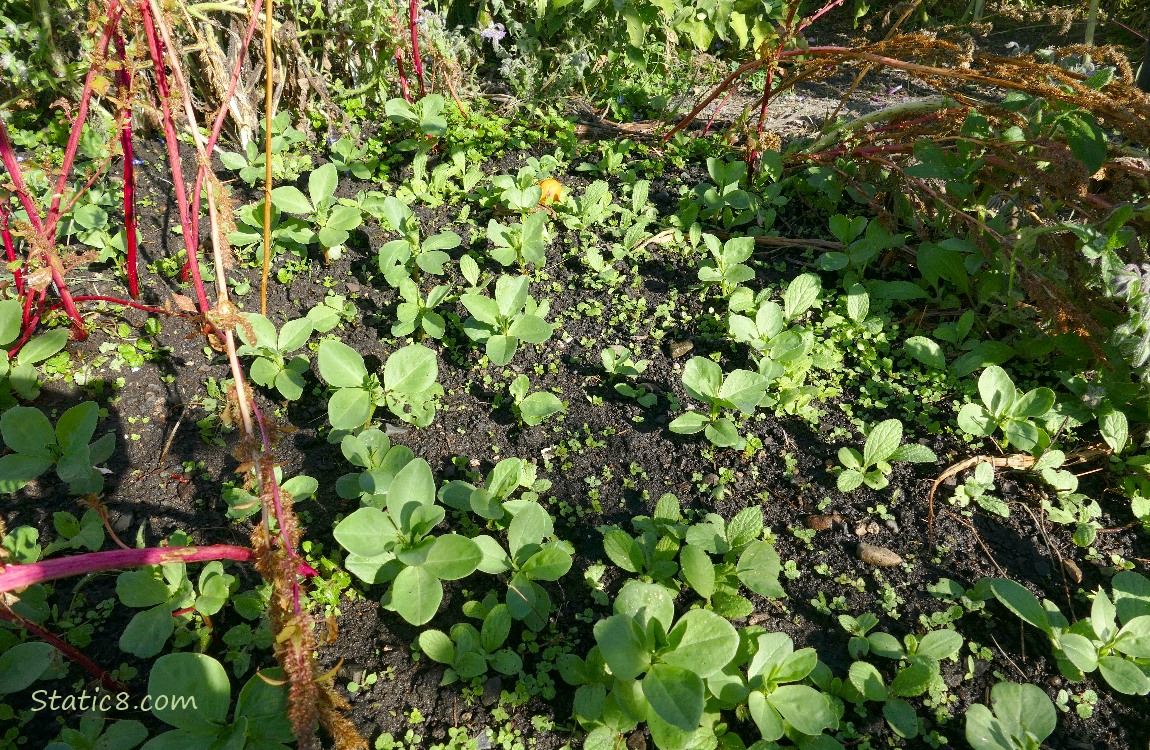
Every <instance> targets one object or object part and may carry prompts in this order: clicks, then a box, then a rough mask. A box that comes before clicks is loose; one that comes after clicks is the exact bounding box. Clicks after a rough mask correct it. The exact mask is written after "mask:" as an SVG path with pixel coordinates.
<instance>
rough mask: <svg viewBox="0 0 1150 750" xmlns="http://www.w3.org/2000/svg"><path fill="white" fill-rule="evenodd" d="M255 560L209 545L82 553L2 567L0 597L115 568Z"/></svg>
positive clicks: (236, 549)
mask: <svg viewBox="0 0 1150 750" xmlns="http://www.w3.org/2000/svg"><path fill="white" fill-rule="evenodd" d="M254 556H255V552H254V551H253V550H252V549H251V548H250V547H240V546H237V545H234V544H213V545H209V546H207V547H145V548H144V549H132V550H122V549H116V550H109V551H106V552H85V553H83V554H80V555H70V556H68V557H59V558H55V559H53V560H41V561H40V562H34V563H24V564H21V565H6V566H4V567H3V568H0V593H4V592H7V591H18V590H20V589H24V588H27V587H28V586H34V585H35V584H37V583H45V582H46V581H55V580H59V579H61V578H70V577H72V576H78V575H84V574H86V573H98V572H101V571H105V570H115V569H116V568H138V567H141V566H144V565H162V564H164V563H173V562H182V563H193V562H208V561H209V560H236V561H238V562H247V561H249V560H251V559H252V558H253V557H254Z"/></svg>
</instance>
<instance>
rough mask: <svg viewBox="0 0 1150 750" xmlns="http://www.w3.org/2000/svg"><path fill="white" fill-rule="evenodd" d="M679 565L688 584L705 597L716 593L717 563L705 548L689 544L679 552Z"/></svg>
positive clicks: (707, 597)
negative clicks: (712, 560) (715, 563)
mask: <svg viewBox="0 0 1150 750" xmlns="http://www.w3.org/2000/svg"><path fill="white" fill-rule="evenodd" d="M679 565H680V567H681V568H682V571H683V577H684V578H685V579H686V581H687V584H688V585H690V587H691V588H693V589H694V590H695V593H697V594H698V595H699V596H701V597H703V598H704V599H710V598H711V597H712V596H714V594H715V565H714V563H713V562H711V556H710V555H708V554H707V553H706V552H705V551H704V550H702V549H701V548H699V547H696V546H694V545H691V544H688V545H686V546H685V547H683V549H682V550H681V551H680V552H679Z"/></svg>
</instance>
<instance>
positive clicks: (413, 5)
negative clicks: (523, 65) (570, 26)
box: [407, 0, 1098, 97]
mask: <svg viewBox="0 0 1150 750" xmlns="http://www.w3.org/2000/svg"><path fill="white" fill-rule="evenodd" d="M1094 2H1095V4H1097V2H1098V0H1094ZM418 20H419V0H409V2H408V4H407V26H408V28H409V29H410V31H411V66H412V67H413V68H415V78H416V80H417V81H418V82H419V96H420V97H424V96H427V89H426V88H424V84H423V60H422V58H420V56H419V23H418Z"/></svg>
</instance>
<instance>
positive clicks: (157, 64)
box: [139, 0, 211, 315]
mask: <svg viewBox="0 0 1150 750" xmlns="http://www.w3.org/2000/svg"><path fill="white" fill-rule="evenodd" d="M139 5H140V19H141V21H143V24H144V33H145V35H146V36H147V38H148V53H149V54H150V55H151V58H152V73H153V74H154V75H155V77H156V88H157V89H158V90H159V92H160V111H161V113H162V114H163V122H164V141H165V143H166V144H167V147H168V162H169V164H170V165H171V169H172V186H173V187H174V188H175V193H176V205H177V206H178V207H179V211H180V226H181V227H182V228H183V230H184V248H185V250H186V251H187V254H188V270H189V271H191V276H192V283H193V285H194V286H195V289H196V301H197V303H198V304H199V306H200V312H202V313H204V314H205V315H206V314H207V312H208V310H210V309H211V305H210V304H209V303H208V294H207V292H206V291H205V290H204V280H203V278H202V277H201V276H200V251H199V245H198V243H197V242H196V241H195V237H196V232H197V229H198V227H196V225H195V223H193V221H192V212H191V206H190V205H189V203H188V192H187V186H186V185H184V169H183V163H182V160H181V158H180V142H179V140H177V138H176V124H175V120H174V119H173V118H172V108H171V105H170V103H169V100H170V98H171V90H170V89H169V88H168V77H167V74H166V73H165V72H164V54H163V51H162V49H161V46H160V44H161V43H160V39H159V36H158V35H157V34H156V24H155V19H153V18H152V11H151V8H149V7H148V1H147V0H140V4H139ZM196 218H197V221H198V219H199V217H198V216H197V217H196Z"/></svg>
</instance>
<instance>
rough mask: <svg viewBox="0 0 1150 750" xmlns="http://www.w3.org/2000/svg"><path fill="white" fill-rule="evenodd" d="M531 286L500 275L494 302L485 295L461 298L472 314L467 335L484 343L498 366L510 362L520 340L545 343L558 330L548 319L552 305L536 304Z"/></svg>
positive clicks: (522, 278) (524, 279) (523, 278)
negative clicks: (531, 293)
mask: <svg viewBox="0 0 1150 750" xmlns="http://www.w3.org/2000/svg"><path fill="white" fill-rule="evenodd" d="M528 287H529V280H528V278H527V277H526V276H500V277H499V278H498V280H496V282H495V298H494V299H492V298H491V297H488V296H486V295H482V294H464V295H463V296H462V297H461V298H460V302H462V303H463V306H464V307H465V308H467V311H468V312H469V313H471V317H470V318H468V319H467V320H465V321H464V323H463V330H464V332H465V333H466V334H467V336H468V338H470V339H471V340H472V341H477V342H485V346H486V352H487V358H488V359H489V360H490V361H491V364H493V365H496V366H497V367H502V366H504V365H507V364H509V363H510V362H511V360H512V358H514V356H515V351H516V349H517V348H518V346H519V342H520V341H525V342H527V343H528V344H542V343H543V342H544V341H546V340H547V339H549V338H551V334H552V333H553V332H554V331H555V328H554V326H552V325H551V324H550V323H548V322H547V321H546V320H545V318H546V317H547V312H548V309H549V307H550V306H549V304H548V303H547V302H546V301H544V302H542V303H536V302H535V299H534V298H532V297H531V295H530V294H529V288H528Z"/></svg>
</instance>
